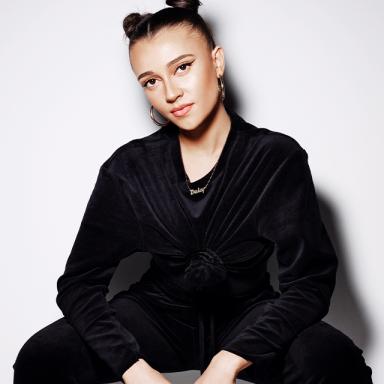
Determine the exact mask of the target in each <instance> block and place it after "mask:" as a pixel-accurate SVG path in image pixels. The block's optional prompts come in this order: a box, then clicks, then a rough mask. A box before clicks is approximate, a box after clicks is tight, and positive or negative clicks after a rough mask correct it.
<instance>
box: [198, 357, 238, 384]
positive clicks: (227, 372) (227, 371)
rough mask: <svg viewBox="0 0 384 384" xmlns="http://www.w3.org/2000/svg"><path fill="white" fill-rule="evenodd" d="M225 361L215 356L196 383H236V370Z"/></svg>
mask: <svg viewBox="0 0 384 384" xmlns="http://www.w3.org/2000/svg"><path fill="white" fill-rule="evenodd" d="M223 362H224V361H223V360H219V359H214V358H213V359H212V360H211V362H210V363H209V365H208V367H207V368H206V369H205V371H204V372H203V373H202V375H201V376H200V377H198V379H197V380H196V381H195V382H194V384H217V383H220V384H236V370H235V369H234V368H233V367H232V366H230V365H225V364H223Z"/></svg>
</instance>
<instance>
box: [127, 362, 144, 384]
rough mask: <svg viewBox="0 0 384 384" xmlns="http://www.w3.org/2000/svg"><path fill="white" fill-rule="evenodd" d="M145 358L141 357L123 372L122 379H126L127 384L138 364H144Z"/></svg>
mask: <svg viewBox="0 0 384 384" xmlns="http://www.w3.org/2000/svg"><path fill="white" fill-rule="evenodd" d="M143 361H144V360H143V359H142V358H139V359H138V360H137V361H135V362H134V363H133V364H132V365H131V366H130V367H129V368H128V369H127V370H126V371H125V372H124V373H123V376H122V379H123V381H124V383H125V384H127V383H128V379H129V377H130V375H131V374H132V373H133V372H134V371H135V370H136V369H137V367H138V366H140V365H142V363H143Z"/></svg>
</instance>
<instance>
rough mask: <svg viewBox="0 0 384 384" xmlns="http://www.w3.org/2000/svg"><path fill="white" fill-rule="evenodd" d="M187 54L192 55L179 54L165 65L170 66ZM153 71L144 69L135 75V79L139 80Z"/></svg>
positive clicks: (191, 54)
mask: <svg viewBox="0 0 384 384" xmlns="http://www.w3.org/2000/svg"><path fill="white" fill-rule="evenodd" d="M187 56H194V55H193V53H185V54H183V55H180V56H177V57H176V58H174V59H172V60H171V61H170V62H169V63H168V64H167V67H170V66H171V65H173V64H175V63H177V62H178V61H179V60H181V59H184V57H187ZM153 74H154V72H153V71H146V72H143V73H142V74H141V75H139V76H138V77H137V80H140V79H141V78H142V77H144V76H147V75H153Z"/></svg>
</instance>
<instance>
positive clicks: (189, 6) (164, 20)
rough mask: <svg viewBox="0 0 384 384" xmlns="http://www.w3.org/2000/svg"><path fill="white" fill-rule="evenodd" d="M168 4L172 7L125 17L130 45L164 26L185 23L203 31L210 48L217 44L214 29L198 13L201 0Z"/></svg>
mask: <svg viewBox="0 0 384 384" xmlns="http://www.w3.org/2000/svg"><path fill="white" fill-rule="evenodd" d="M166 4H168V5H170V7H166V8H163V9H160V10H159V11H157V12H156V13H143V14H140V13H137V12H133V13H130V14H129V15H127V16H126V17H125V18H124V20H123V28H124V31H125V35H126V37H128V39H129V46H131V45H132V44H134V43H135V42H136V41H137V40H139V39H141V38H143V37H151V36H153V35H154V34H155V33H156V32H158V31H159V30H160V29H162V28H164V27H171V26H175V25H183V24H184V25H190V26H191V27H192V29H196V30H198V31H199V32H201V34H202V35H203V37H205V40H206V42H207V45H208V47H209V48H210V49H213V48H214V47H215V46H216V44H215V41H214V39H213V34H212V31H211V30H210V28H209V26H208V25H207V24H206V23H205V21H204V19H203V18H202V17H201V16H200V15H199V14H198V8H199V6H200V5H202V3H201V2H200V1H199V0H166Z"/></svg>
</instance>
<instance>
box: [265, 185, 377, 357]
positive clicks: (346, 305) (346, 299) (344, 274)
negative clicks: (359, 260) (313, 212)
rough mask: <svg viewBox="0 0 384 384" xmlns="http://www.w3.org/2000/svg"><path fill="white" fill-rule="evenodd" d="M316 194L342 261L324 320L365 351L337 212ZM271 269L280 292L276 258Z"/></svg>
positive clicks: (366, 338)
mask: <svg viewBox="0 0 384 384" xmlns="http://www.w3.org/2000/svg"><path fill="white" fill-rule="evenodd" d="M316 193H317V196H318V201H319V206H320V211H321V216H322V219H323V222H324V225H325V227H326V229H327V232H328V234H329V237H330V238H331V241H332V244H333V246H334V248H335V251H336V254H337V257H338V260H339V267H338V271H337V276H336V286H335V290H334V293H333V295H332V300H331V305H330V308H329V312H328V314H327V315H326V316H325V317H324V318H323V320H324V321H326V322H328V323H330V324H331V325H333V326H334V327H336V328H338V329H339V330H341V331H342V332H344V333H346V334H347V335H348V336H349V337H350V338H351V339H352V340H353V341H354V342H355V344H356V345H357V346H359V347H360V348H362V349H363V350H364V351H365V350H366V349H367V346H369V343H370V333H369V328H368V324H367V320H366V319H365V316H364V314H363V311H362V309H361V307H360V305H359V302H358V300H357V298H356V295H355V293H354V287H353V282H351V281H350V279H349V276H348V254H347V253H346V252H345V246H344V244H345V242H344V240H343V239H342V238H341V232H342V231H341V227H340V224H339V222H338V220H337V217H336V215H335V209H333V208H332V207H331V206H330V204H329V203H328V202H326V200H325V199H324V198H323V197H321V196H320V194H319V192H318V189H317V188H316ZM268 269H269V271H270V273H271V281H272V284H273V286H274V288H275V289H276V290H277V289H278V278H277V271H278V265H277V260H276V257H275V255H273V256H272V257H271V259H270V260H269V264H268Z"/></svg>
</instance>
